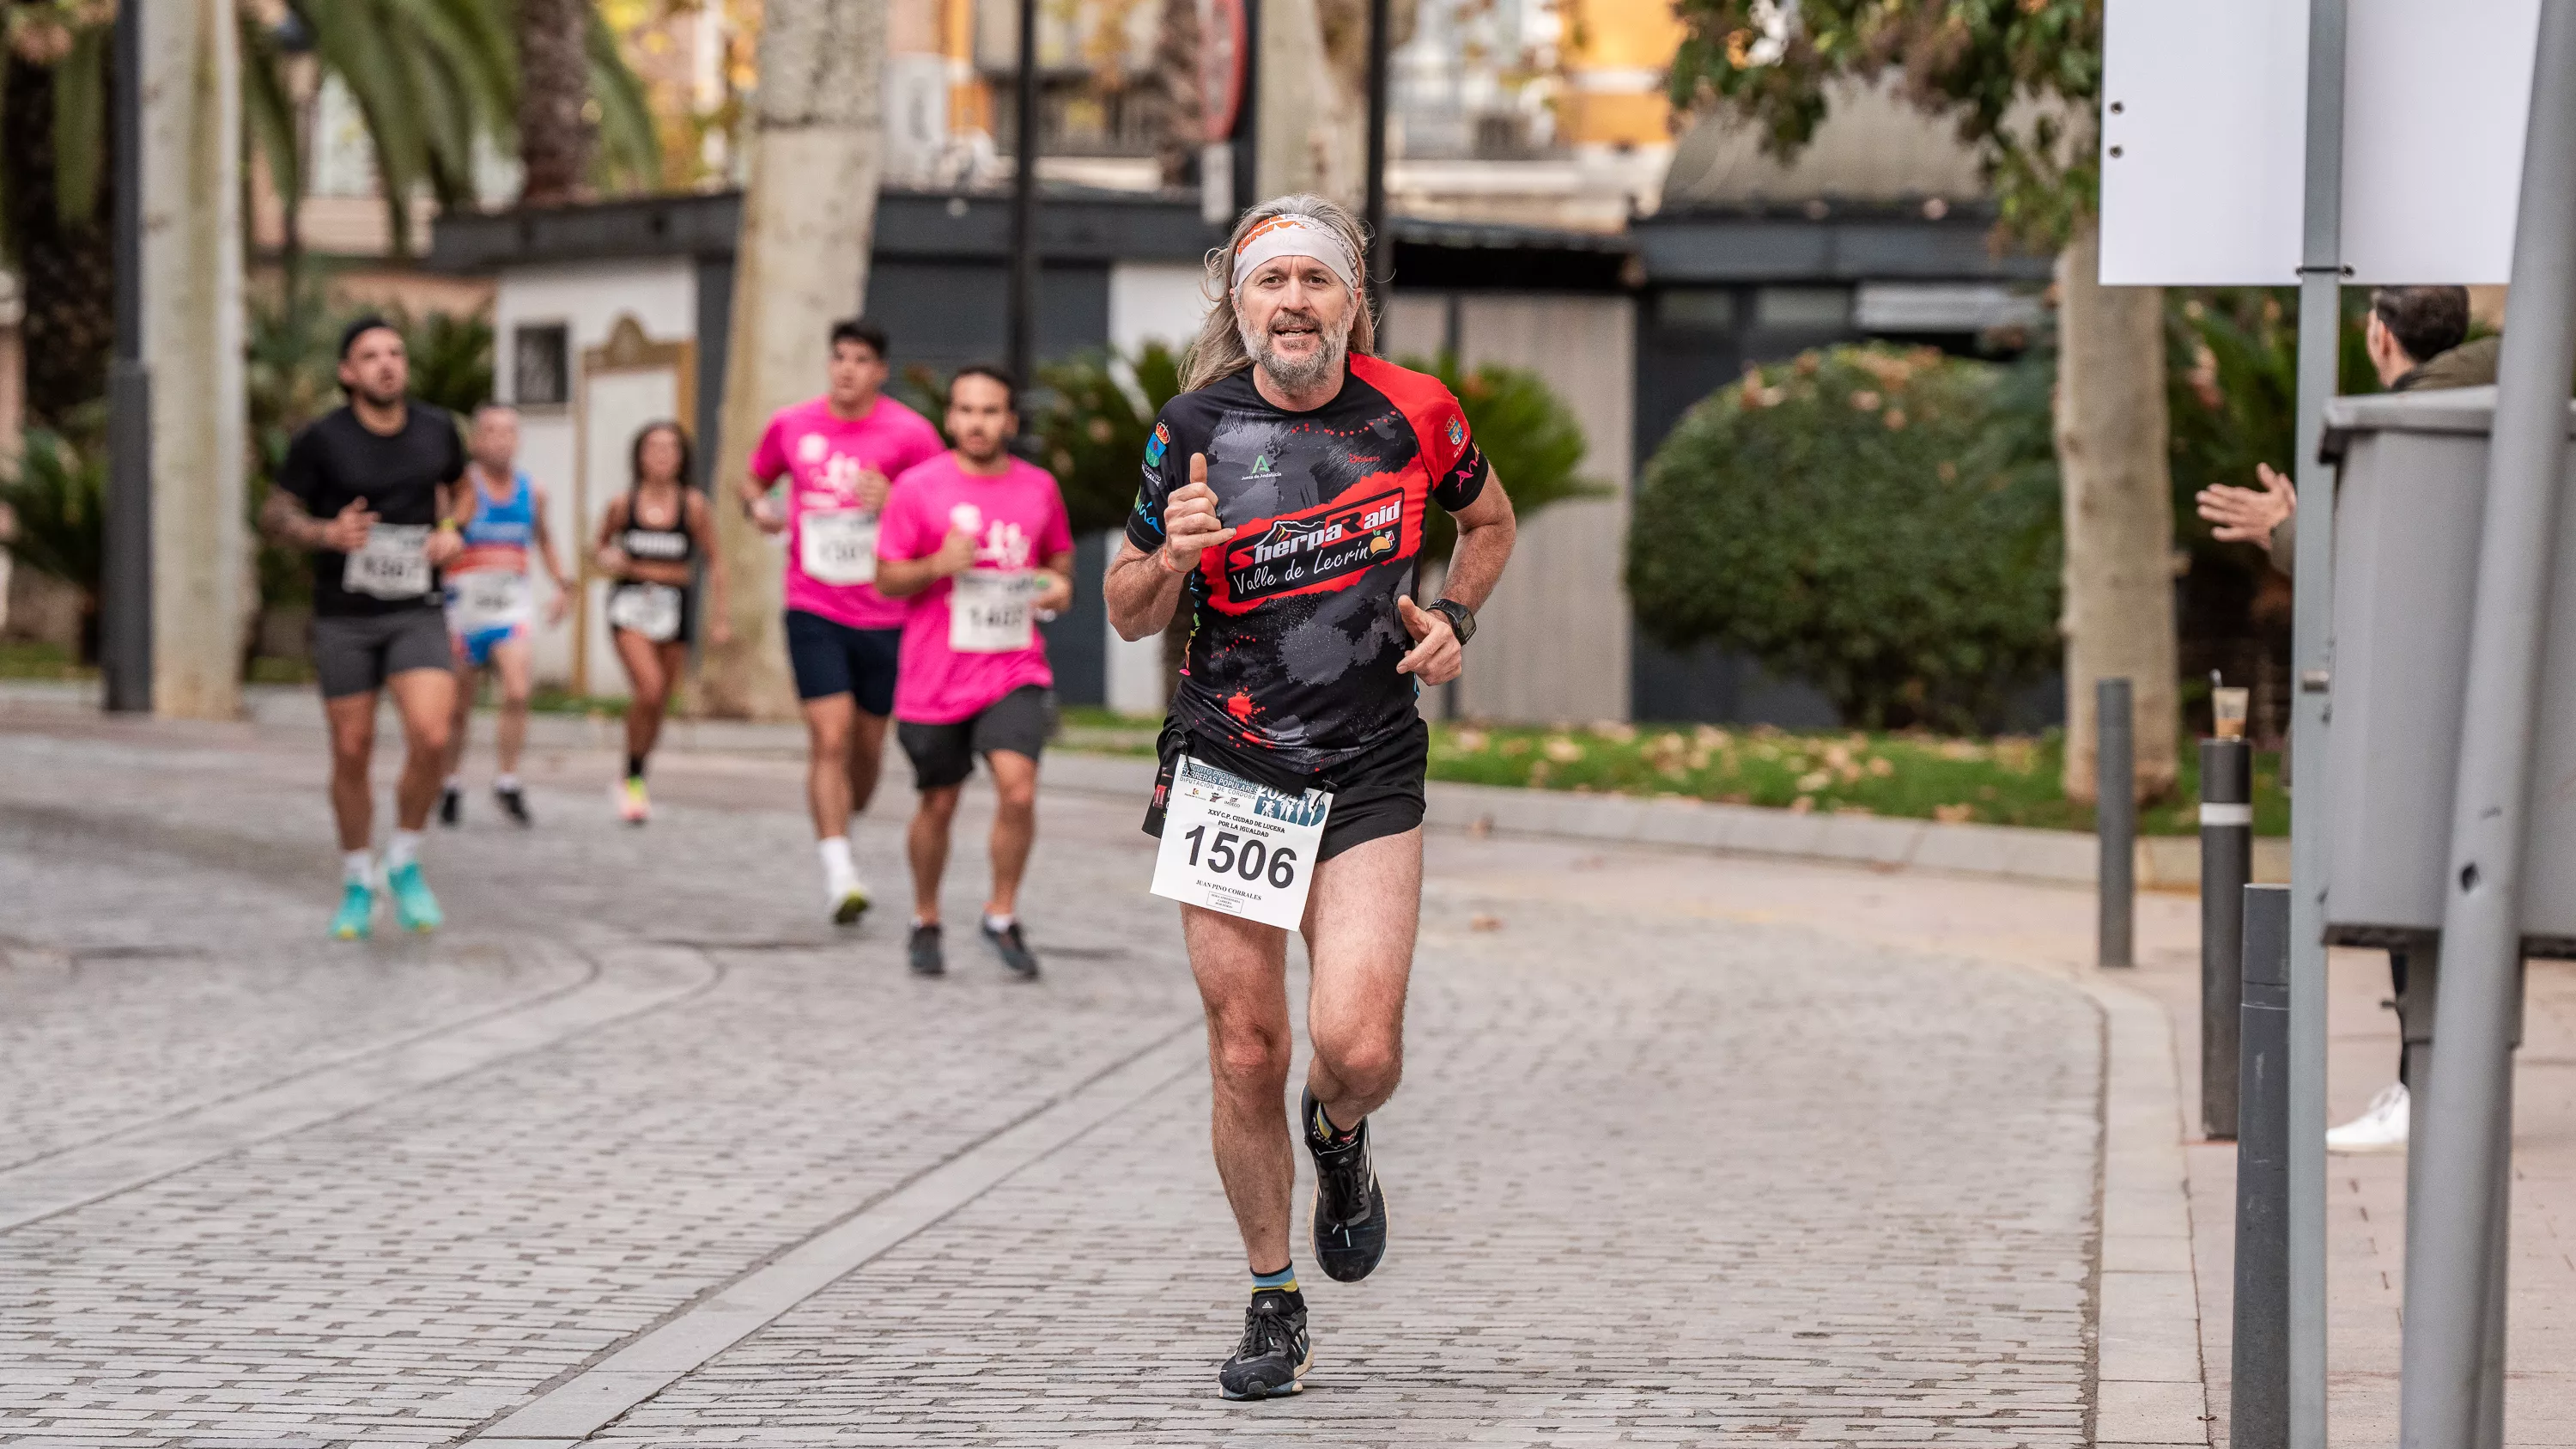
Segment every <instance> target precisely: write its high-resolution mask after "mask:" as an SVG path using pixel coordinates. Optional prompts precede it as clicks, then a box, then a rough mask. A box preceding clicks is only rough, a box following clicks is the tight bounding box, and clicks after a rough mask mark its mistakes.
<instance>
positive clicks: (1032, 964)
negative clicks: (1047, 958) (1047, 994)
mask: <svg viewBox="0 0 2576 1449" xmlns="http://www.w3.org/2000/svg"><path fill="white" fill-rule="evenodd" d="M984 944H985V945H987V946H990V947H992V948H993V954H994V955H996V956H999V957H1001V958H1002V964H1003V965H1005V966H1008V967H1010V968H1011V974H1012V975H1014V976H1017V977H1019V978H1020V979H1021V980H1022V981H1035V980H1036V979H1037V977H1038V958H1037V957H1036V956H1034V955H1032V954H1031V953H1030V951H1029V943H1028V941H1027V940H1026V939H1025V938H1023V937H1022V936H1021V935H1020V923H1019V922H1017V921H1013V922H1011V923H1010V924H1009V925H1007V926H1004V927H1003V928H1002V929H1000V930H998V931H996V930H994V929H993V928H992V926H990V925H989V924H988V925H986V926H985V927H984Z"/></svg>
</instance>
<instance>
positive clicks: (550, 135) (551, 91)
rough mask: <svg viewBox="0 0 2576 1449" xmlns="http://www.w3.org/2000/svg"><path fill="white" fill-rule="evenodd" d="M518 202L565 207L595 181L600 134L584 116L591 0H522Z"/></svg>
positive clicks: (588, 59)
mask: <svg viewBox="0 0 2576 1449" xmlns="http://www.w3.org/2000/svg"><path fill="white" fill-rule="evenodd" d="M518 9H519V164H520V166H521V167H522V168H523V169H524V171H525V172H526V180H525V182H524V183H523V184H522V186H521V189H520V193H519V199H520V201H521V202H523V203H524V204H526V205H529V206H559V205H561V204H563V203H564V202H567V201H572V200H576V199H578V198H579V197H580V196H581V194H582V192H583V190H584V188H585V185H586V183H587V182H588V180H589V177H590V152H591V141H592V136H593V133H594V131H595V130H596V129H597V128H596V127H594V126H592V125H591V123H590V122H589V121H588V120H586V119H585V118H584V117H583V115H582V108H583V106H584V104H585V103H586V102H587V101H588V100H589V99H590V56H589V52H588V50H587V42H588V39H589V25H590V13H589V8H588V4H587V0H518Z"/></svg>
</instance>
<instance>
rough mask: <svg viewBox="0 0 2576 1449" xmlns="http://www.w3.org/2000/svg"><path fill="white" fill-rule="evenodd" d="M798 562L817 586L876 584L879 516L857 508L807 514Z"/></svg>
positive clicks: (799, 528) (800, 525) (802, 524)
mask: <svg viewBox="0 0 2576 1449" xmlns="http://www.w3.org/2000/svg"><path fill="white" fill-rule="evenodd" d="M796 561H797V564H798V566H799V567H801V568H803V569H804V570H805V577H807V578H809V579H812V580H813V581H814V582H816V583H818V584H834V585H844V586H845V585H849V584H869V583H874V582H876V577H877V516H876V515H875V514H873V513H862V512H860V511H859V510H858V509H855V508H831V509H817V510H813V511H811V512H808V513H806V514H805V515H804V518H803V519H802V521H800V522H799V523H798V524H797V532H796Z"/></svg>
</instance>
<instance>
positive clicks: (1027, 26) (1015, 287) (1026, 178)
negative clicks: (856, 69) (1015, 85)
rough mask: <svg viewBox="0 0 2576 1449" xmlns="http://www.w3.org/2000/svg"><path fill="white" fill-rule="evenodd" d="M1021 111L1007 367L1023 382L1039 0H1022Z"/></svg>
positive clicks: (1031, 275)
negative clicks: (1009, 357)
mask: <svg viewBox="0 0 2576 1449" xmlns="http://www.w3.org/2000/svg"><path fill="white" fill-rule="evenodd" d="M1018 105H1019V114H1018V115H1017V116H1015V117H1013V118H1012V119H1013V121H1014V122H1015V126H1014V130H1015V131H1016V132H1017V135H1016V136H1015V138H1014V139H1013V142H1012V145H1013V147H1014V150H1013V153H1012V155H1013V158H1014V161H1013V165H1012V168H1011V354H1010V356H1011V373H1012V375H1013V376H1015V377H1017V378H1018V379H1019V380H1020V385H1021V386H1022V387H1026V386H1028V385H1029V384H1030V383H1032V382H1034V381H1035V380H1036V376H1037V373H1036V367H1037V360H1038V346H1037V336H1038V317H1037V309H1038V0H1020V75H1019V98H1018Z"/></svg>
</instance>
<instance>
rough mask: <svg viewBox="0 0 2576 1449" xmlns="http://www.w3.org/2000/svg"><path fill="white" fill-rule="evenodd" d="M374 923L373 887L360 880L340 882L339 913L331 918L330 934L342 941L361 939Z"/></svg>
mask: <svg viewBox="0 0 2576 1449" xmlns="http://www.w3.org/2000/svg"><path fill="white" fill-rule="evenodd" d="M375 925H376V891H375V887H373V886H370V885H368V884H367V883H366V882H365V881H362V880H353V881H348V882H345V883H344V884H342V885H341V887H340V913H339V914H338V915H336V916H333V917H332V918H331V934H332V935H333V936H335V937H338V938H339V939H340V940H343V941H363V940H365V939H367V934H368V933H369V932H370V931H373V930H374V929H375Z"/></svg>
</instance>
